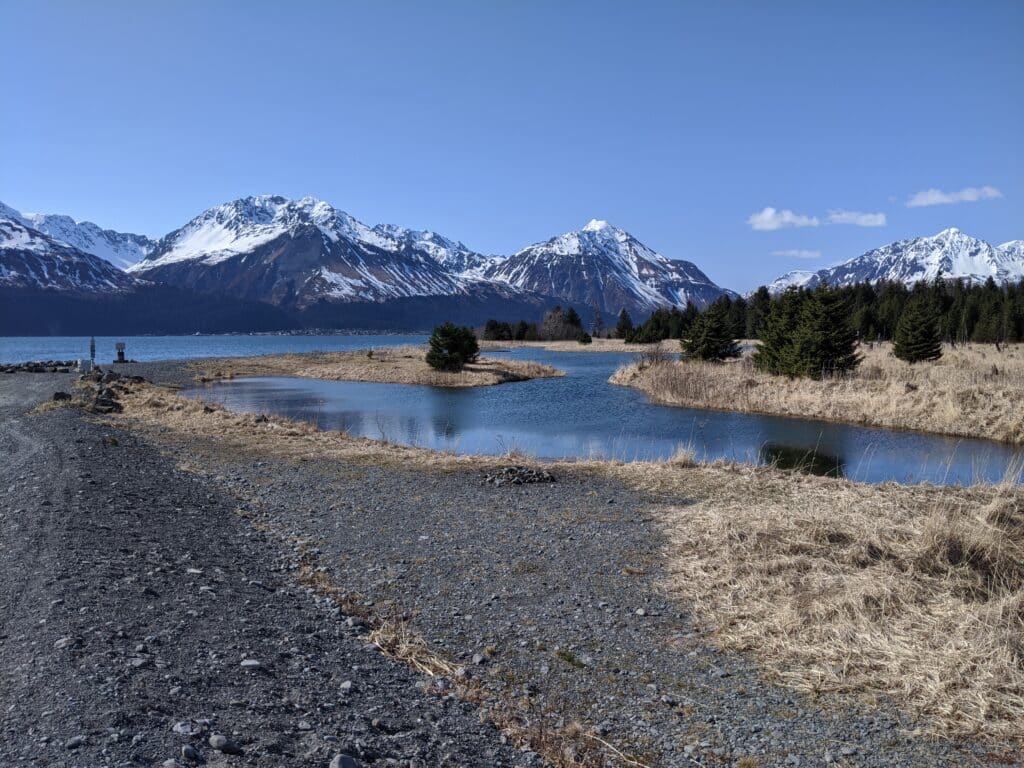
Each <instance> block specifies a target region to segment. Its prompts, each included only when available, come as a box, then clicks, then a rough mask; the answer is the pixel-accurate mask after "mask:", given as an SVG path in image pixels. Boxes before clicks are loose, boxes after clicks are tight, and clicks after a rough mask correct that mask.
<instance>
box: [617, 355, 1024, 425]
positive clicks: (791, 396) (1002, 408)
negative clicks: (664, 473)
mask: <svg viewBox="0 0 1024 768" xmlns="http://www.w3.org/2000/svg"><path fill="white" fill-rule="evenodd" d="M862 352H863V353H864V362H863V363H862V364H861V366H860V367H859V368H858V369H857V370H856V371H855V372H854V373H853V374H850V375H848V376H843V377H837V378H829V379H825V380H822V381H813V380H810V379H788V378H786V377H784V376H772V375H769V374H766V373H761V372H759V371H757V370H755V369H754V367H753V365H752V363H751V361H750V358H749V357H745V358H743V359H741V360H739V361H736V362H732V363H724V364H722V363H720V364H715V363H701V362H697V361H682V362H679V361H675V360H666V359H644V360H638V361H637V362H635V363H633V364H631V365H627V366H624V367H622V368H620V369H619V370H618V371H616V372H615V374H614V375H613V376H612V377H611V379H610V380H609V381H610V382H611V383H613V384H621V385H623V386H629V387H635V388H637V389H640V390H642V391H643V392H645V393H646V394H647V395H648V396H649V397H651V399H653V400H655V401H657V402H660V403H665V404H668V405H681V406H688V407H696V408H716V409H721V410H730V411H745V412H752V413H771V414H779V415H784V416H798V417H804V418H815V419H827V420H830V421H843V422H849V423H853V424H865V425H871V426H879V427H889V428H896V429H914V430H919V431H924V432H935V433H940V434H947V435H957V436H961V437H980V438H985V439H989V440H998V441H1001V442H1008V443H1015V444H1022V443H1024V408H1021V407H1020V404H1021V403H1022V402H1024V345H1003V347H1002V349H1001V350H997V349H996V348H995V347H994V346H993V345H982V344H975V345H969V346H963V345H961V346H958V347H956V348H949V347H947V348H946V349H945V350H944V354H943V357H942V359H940V360H938V361H937V362H934V363H918V364H916V365H910V364H908V363H905V362H903V361H901V360H898V359H896V358H895V357H894V356H893V355H892V353H891V347H890V345H888V344H876V345H874V346H873V347H871V348H865V349H863V350H862ZM656 357H659V358H660V356H656ZM648 358H650V355H648Z"/></svg>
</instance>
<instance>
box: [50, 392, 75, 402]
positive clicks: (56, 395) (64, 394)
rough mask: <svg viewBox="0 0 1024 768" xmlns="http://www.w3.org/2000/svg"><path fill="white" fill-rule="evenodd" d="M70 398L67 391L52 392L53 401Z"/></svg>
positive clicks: (62, 400)
mask: <svg viewBox="0 0 1024 768" xmlns="http://www.w3.org/2000/svg"><path fill="white" fill-rule="evenodd" d="M70 399H71V394H70V393H68V392H54V393H53V401H54V402H55V403H61V402H64V401H67V400H70Z"/></svg>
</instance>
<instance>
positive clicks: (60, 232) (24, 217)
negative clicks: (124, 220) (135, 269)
mask: <svg viewBox="0 0 1024 768" xmlns="http://www.w3.org/2000/svg"><path fill="white" fill-rule="evenodd" d="M0 219H8V220H12V221H16V222H18V223H19V224H22V225H24V226H26V227H31V228H32V229H34V230H36V231H38V232H42V233H43V234H46V235H49V236H50V237H52V238H53V239H54V240H59V241H60V242H62V243H67V244H68V245H71V246H73V247H74V248H77V249H78V250H79V251H82V252H84V253H88V254H91V255H93V256H99V257H100V258H101V259H104V260H106V261H109V262H110V263H111V264H113V265H114V266H115V267H118V268H120V269H127V268H128V267H130V266H131V265H132V264H134V263H136V262H137V261H139V260H140V259H143V258H145V256H146V255H147V254H148V253H149V252H150V251H151V250H152V249H153V246H154V244H155V243H154V242H153V241H152V240H150V239H149V238H148V237H146V236H145V235H133V234H130V233H127V232H115V231H114V230H112V229H102V228H100V227H98V226H97V225H96V224H93V223H92V222H91V221H77V222H76V221H75V220H74V219H72V218H71V217H70V216H61V215H58V214H46V213H21V212H20V211H17V210H15V209H14V208H11V207H10V206H8V205H4V204H3V203H0Z"/></svg>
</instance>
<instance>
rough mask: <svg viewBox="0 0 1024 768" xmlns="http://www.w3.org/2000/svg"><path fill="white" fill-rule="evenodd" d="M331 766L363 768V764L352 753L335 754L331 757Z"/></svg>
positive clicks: (337, 767)
mask: <svg viewBox="0 0 1024 768" xmlns="http://www.w3.org/2000/svg"><path fill="white" fill-rule="evenodd" d="M330 768H363V764H362V763H361V762H359V761H358V760H356V759H355V758H354V757H352V756H351V755H344V754H342V755H335V756H334V757H333V758H331V764H330Z"/></svg>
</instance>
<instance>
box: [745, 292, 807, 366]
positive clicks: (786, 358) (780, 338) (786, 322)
mask: <svg viewBox="0 0 1024 768" xmlns="http://www.w3.org/2000/svg"><path fill="white" fill-rule="evenodd" d="M806 298H807V292H806V291H803V290H801V289H799V288H789V289H788V290H787V291H785V292H784V293H782V294H781V295H780V296H778V297H776V298H775V300H774V301H772V305H771V310H770V311H769V313H768V317H767V319H766V320H765V322H764V326H763V328H762V330H761V343H760V344H759V345H758V347H757V349H756V350H755V351H754V367H755V368H757V369H758V370H759V371H764V372H765V373H774V374H777V375H781V376H799V375H801V374H800V373H798V370H797V369H798V365H797V362H796V360H795V355H794V350H793V335H794V334H795V333H796V329H797V326H798V325H799V323H800V309H801V307H802V306H803V304H804V301H805V300H806Z"/></svg>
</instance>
